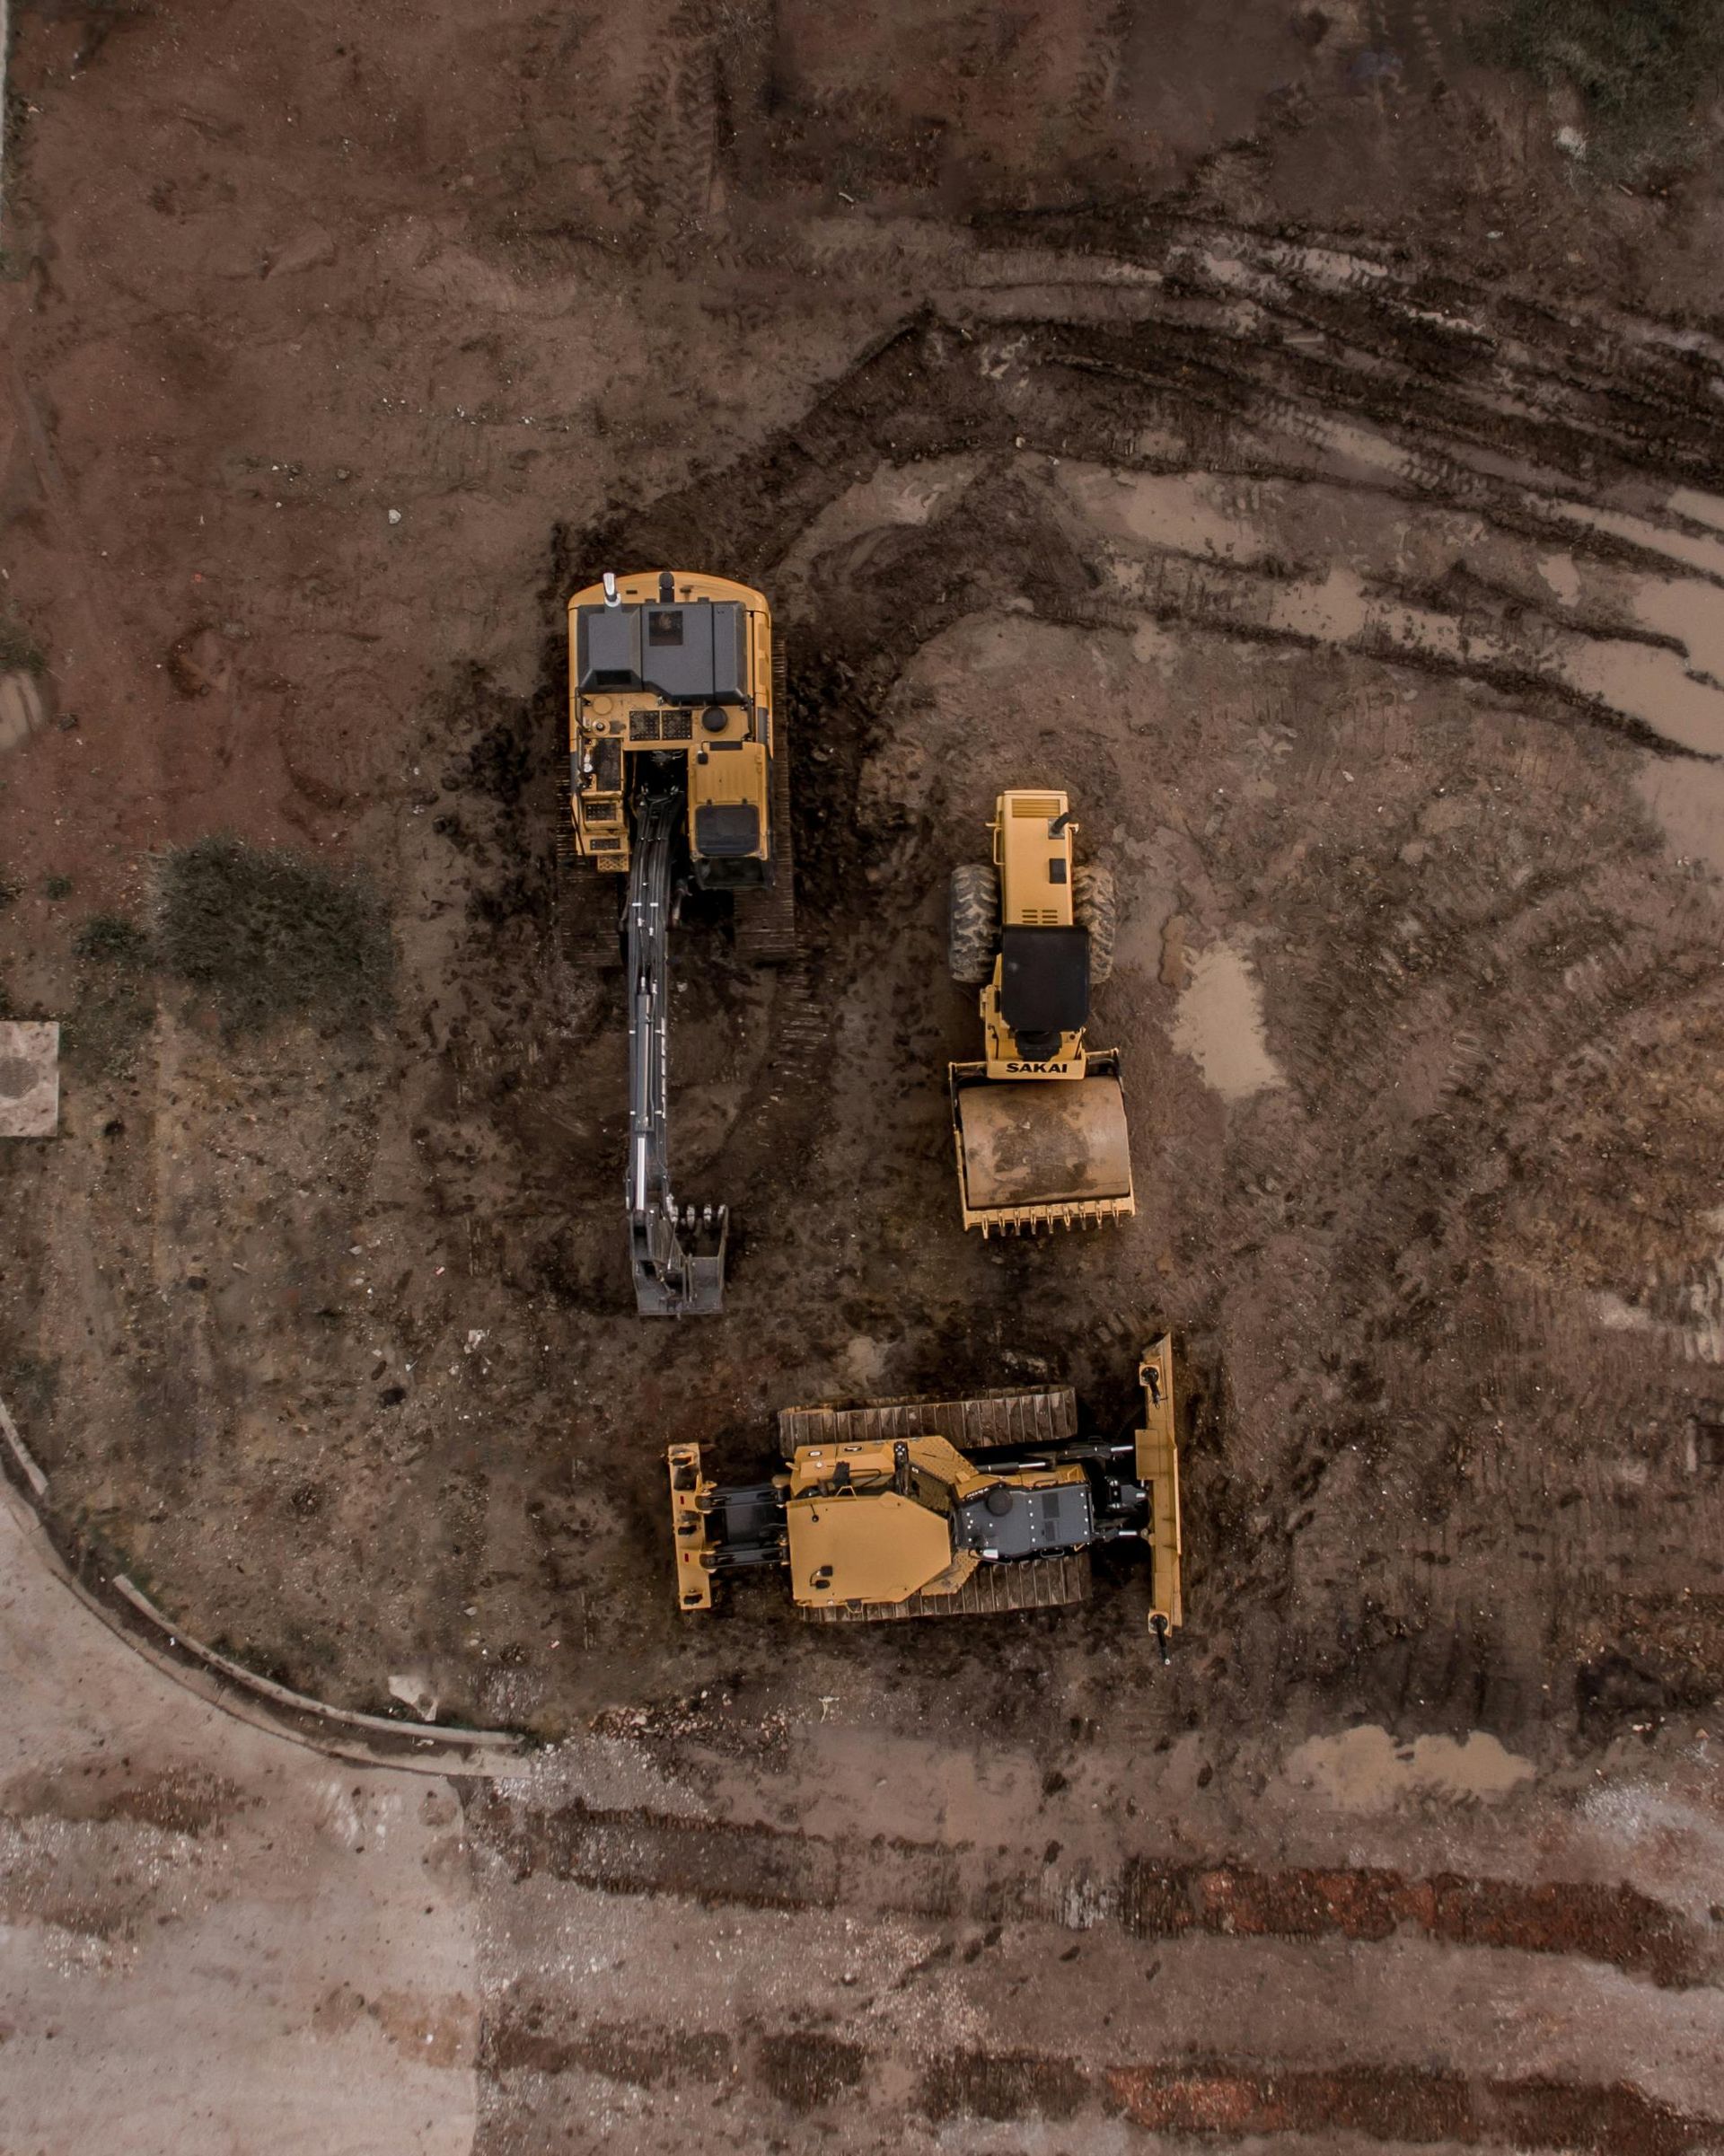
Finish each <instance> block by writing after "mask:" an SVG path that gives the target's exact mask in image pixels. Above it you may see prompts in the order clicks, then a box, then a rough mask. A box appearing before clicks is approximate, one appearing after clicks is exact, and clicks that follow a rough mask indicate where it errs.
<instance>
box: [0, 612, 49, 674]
mask: <svg viewBox="0 0 1724 2156" xmlns="http://www.w3.org/2000/svg"><path fill="white" fill-rule="evenodd" d="M47 665H48V655H47V654H46V652H44V651H43V649H42V647H41V646H40V644H39V643H38V642H37V641H36V639H35V638H34V637H32V636H31V633H30V631H29V630H28V629H26V628H25V627H24V625H23V623H22V621H15V620H13V619H12V617H11V616H10V615H9V614H0V673H43V672H44V671H45V670H46V668H47Z"/></svg>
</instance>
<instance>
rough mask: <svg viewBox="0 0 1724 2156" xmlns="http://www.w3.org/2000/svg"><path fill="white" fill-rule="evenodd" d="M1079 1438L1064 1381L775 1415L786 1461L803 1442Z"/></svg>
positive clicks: (978, 1443)
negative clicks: (963, 1396) (949, 1397)
mask: <svg viewBox="0 0 1724 2156" xmlns="http://www.w3.org/2000/svg"><path fill="white" fill-rule="evenodd" d="M1076 1436H1077V1395H1076V1393H1075V1392H1074V1391H1073V1389H1072V1388H1071V1386H1069V1385H1055V1386H1038V1387H1035V1388H1034V1389H1032V1390H1029V1391H1023V1392H1007V1391H1001V1392H997V1393H977V1394H973V1395H971V1396H970V1397H969V1398H968V1399H962V1400H928V1399H912V1400H875V1401H870V1402H869V1403H867V1404H866V1405H865V1406H858V1407H841V1406H831V1407H825V1406H821V1407H788V1408H785V1409H783V1410H781V1411H780V1412H779V1415H778V1444H779V1447H780V1448H781V1449H782V1451H783V1453H784V1456H785V1458H786V1459H789V1458H790V1457H791V1456H792V1455H793V1454H794V1453H795V1452H796V1448H798V1446H803V1445H868V1444H882V1443H884V1444H892V1443H895V1442H896V1441H897V1440H898V1439H903V1438H922V1437H941V1438H945V1439H947V1440H948V1441H949V1442H950V1443H951V1444H953V1445H954V1446H956V1447H957V1448H958V1450H959V1451H960V1452H964V1453H971V1452H977V1451H986V1450H987V1449H988V1448H990V1446H995V1445H1053V1444H1058V1443H1059V1442H1060V1439H1065V1438H1075V1437H1076Z"/></svg>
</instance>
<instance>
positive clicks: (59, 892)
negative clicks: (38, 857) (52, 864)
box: [42, 876, 72, 898]
mask: <svg viewBox="0 0 1724 2156" xmlns="http://www.w3.org/2000/svg"><path fill="white" fill-rule="evenodd" d="M42 889H43V891H44V892H46V893H47V894H48V897H49V898H70V897H71V895H72V878H71V877H70V876H49V877H48V881H47V882H46V883H45V884H43V885H42Z"/></svg>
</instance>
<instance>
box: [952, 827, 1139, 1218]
mask: <svg viewBox="0 0 1724 2156" xmlns="http://www.w3.org/2000/svg"><path fill="white" fill-rule="evenodd" d="M989 829H990V835H991V838H992V867H993V877H994V882H993V884H992V885H991V886H990V888H997V890H998V923H997V929H996V934H995V945H994V956H993V963H992V968H991V971H990V973H989V975H988V977H987V979H986V981H985V982H984V983H983V986H982V989H981V1028H982V1043H983V1054H982V1056H981V1059H980V1060H977V1061H973V1062H961V1063H952V1064H950V1065H948V1066H947V1080H948V1089H949V1094H950V1099H951V1111H952V1137H953V1144H954V1149H955V1152H956V1156H957V1167H958V1194H959V1200H960V1203H961V1205H962V1208H963V1225H964V1227H965V1228H966V1229H968V1228H980V1229H981V1232H982V1234H983V1235H984V1236H989V1235H1014V1234H1017V1235H1025V1234H1027V1235H1034V1234H1036V1233H1038V1232H1039V1231H1040V1230H1041V1229H1042V1228H1048V1229H1052V1228H1091V1227H1097V1226H1100V1225H1102V1224H1103V1223H1104V1222H1108V1221H1115V1220H1123V1219H1128V1218H1129V1217H1130V1215H1131V1214H1133V1213H1135V1212H1136V1210H1137V1196H1136V1192H1135V1190H1134V1187H1133V1184H1132V1178H1131V1155H1130V1141H1129V1139H1128V1135H1127V1131H1126V1122H1125V1096H1124V1088H1123V1087H1122V1085H1121V1078H1120V1055H1119V1051H1118V1050H1117V1049H1113V1048H1108V1049H1092V1048H1090V1047H1089V1046H1088V1045H1087V1043H1086V1028H1087V1025H1088V1023H1089V1002H1090V975H1091V934H1090V929H1089V928H1088V927H1087V926H1086V924H1085V923H1084V922H1082V921H1080V920H1078V919H1077V912H1076V903H1075V902H1076V898H1077V884H1078V870H1077V859H1076V849H1075V847H1074V844H1073V840H1074V838H1075V835H1076V833H1077V823H1076V821H1075V820H1074V818H1073V815H1072V812H1071V805H1070V802H1069V798H1068V796H1066V795H1065V794H1064V793H1063V792H1061V791H1060V790H1059V789H1058V788H1046V787H1038V788H1014V789H1012V790H1010V791H1007V792H1006V793H1002V794H1001V795H1000V796H999V797H998V802H997V803H996V805H995V809H994V816H993V821H992V823H990V826H989ZM963 873H964V872H963V871H960V875H962V874H963ZM969 873H970V874H972V876H975V875H977V874H979V873H980V872H977V871H971V872H969ZM957 903H958V897H957V892H956V884H955V879H954V909H955V907H956V905H957ZM957 933H958V931H957V929H956V928H955V927H954V954H955V952H956V947H957ZM956 970H957V961H956V958H955V955H954V971H956Z"/></svg>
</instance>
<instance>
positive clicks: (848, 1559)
mask: <svg viewBox="0 0 1724 2156" xmlns="http://www.w3.org/2000/svg"><path fill="white" fill-rule="evenodd" d="M1138 1375H1139V1382H1140V1383H1141V1385H1142V1386H1143V1395H1144V1413H1143V1422H1142V1425H1141V1427H1140V1428H1139V1429H1138V1430H1136V1431H1135V1432H1134V1433H1133V1434H1132V1435H1131V1436H1130V1437H1124V1436H1108V1435H1106V1434H1104V1433H1102V1432H1099V1431H1096V1430H1085V1429H1083V1428H1080V1427H1079V1425H1078V1421H1077V1408H1076V1402H1075V1399H1074V1398H1073V1396H1072V1395H1070V1393H1069V1389H1068V1388H1053V1389H1051V1390H1050V1389H1045V1388H1044V1389H1041V1390H1037V1391H1034V1392H1029V1393H988V1394H980V1395H973V1396H972V1397H969V1398H964V1399H955V1400H951V1399H947V1400H937V1399H927V1400H892V1401H880V1402H874V1403H866V1404H861V1405H858V1406H840V1405H828V1406H817V1407H809V1408H789V1409H786V1410H785V1411H784V1413H783V1414H782V1415H781V1416H780V1418H779V1429H780V1433H781V1435H784V1434H787V1433H788V1434H789V1436H790V1438H791V1439H792V1441H791V1442H789V1443H787V1451H788V1453H789V1470H788V1472H787V1473H782V1474H772V1475H771V1476H770V1477H769V1478H768V1479H767V1480H765V1481H763V1482H759V1483H741V1484H737V1485H735V1486H732V1487H723V1488H721V1487H719V1486H718V1485H717V1484H716V1483H712V1482H710V1481H709V1480H708V1478H707V1476H706V1474H705V1473H704V1471H703V1470H702V1467H701V1464H700V1448H699V1446H698V1445H675V1446H673V1447H672V1448H670V1452H669V1456H668V1457H669V1465H670V1472H671V1509H672V1521H673V1532H674V1536H675V1543H676V1566H677V1598H678V1601H679V1603H680V1605H681V1606H682V1608H683V1609H685V1610H689V1611H701V1610H709V1609H710V1608H711V1607H712V1606H713V1587H712V1582H713V1575H714V1574H715V1573H717V1572H719V1571H726V1572H728V1571H734V1570H738V1569H741V1568H746V1567H751V1566H761V1565H768V1566H775V1567H778V1568H781V1569H783V1570H784V1571H787V1572H788V1573H789V1576H790V1592H791V1597H792V1599H793V1601H794V1602H795V1604H796V1607H797V1608H798V1610H799V1611H800V1612H801V1614H802V1615H804V1616H805V1617H808V1618H811V1619H814V1620H816V1621H818V1622H821V1623H826V1624H873V1623H880V1622H889V1621H891V1620H893V1619H900V1618H913V1617H935V1616H942V1617H953V1616H990V1615H1005V1614H1007V1613H1008V1612H1011V1611H1014V1610H1033V1609H1053V1608H1058V1607H1060V1606H1063V1605H1067V1604H1069V1603H1073V1602H1079V1601H1082V1600H1084V1599H1085V1598H1086V1596H1087V1594H1088V1591H1089V1580H1090V1571H1089V1553H1090V1549H1091V1547H1092V1546H1093V1545H1094V1544H1097V1543H1113V1544H1117V1543H1120V1542H1121V1541H1130V1542H1137V1543H1140V1544H1142V1545H1143V1546H1144V1547H1145V1549H1146V1550H1147V1551H1148V1554H1149V1558H1150V1562H1151V1565H1152V1567H1153V1571H1152V1577H1151V1593H1152V1596H1153V1606H1152V1610H1151V1614H1150V1618H1149V1624H1150V1629H1151V1631H1152V1632H1154V1634H1155V1636H1156V1638H1157V1641H1158V1642H1159V1644H1160V1647H1161V1650H1162V1653H1163V1655H1164V1657H1165V1653H1166V1647H1167V1635H1168V1633H1169V1632H1171V1631H1172V1630H1173V1629H1174V1628H1175V1627H1176V1626H1177V1625H1178V1624H1180V1623H1181V1621H1182V1619H1183V1615H1184V1612H1183V1600H1182V1593H1181V1580H1180V1561H1181V1546H1180V1518H1179V1455H1178V1446H1177V1436H1176V1426H1175V1422H1174V1360H1173V1344H1172V1342H1171V1340H1170V1339H1169V1338H1168V1337H1167V1335H1165V1333H1164V1334H1163V1335H1162V1336H1161V1337H1160V1338H1159V1339H1157V1341H1156V1342H1154V1343H1153V1344H1152V1345H1151V1346H1150V1347H1149V1348H1148V1349H1147V1350H1146V1351H1145V1352H1144V1354H1143V1356H1142V1358H1141V1360H1140V1362H1139V1371H1138ZM816 1428H818V1429H820V1430H822V1432H830V1433H831V1435H830V1438H825V1437H823V1438H822V1441H821V1442H818V1443H809V1442H803V1441H800V1439H801V1434H802V1433H805V1432H808V1431H811V1430H814V1429H816ZM946 1430H951V1431H952V1432H953V1433H954V1436H955V1435H956V1434H957V1433H963V1443H962V1445H960V1444H959V1443H954V1441H953V1438H951V1437H947V1436H946V1435H944V1434H942V1433H943V1432H944V1431H946Z"/></svg>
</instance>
